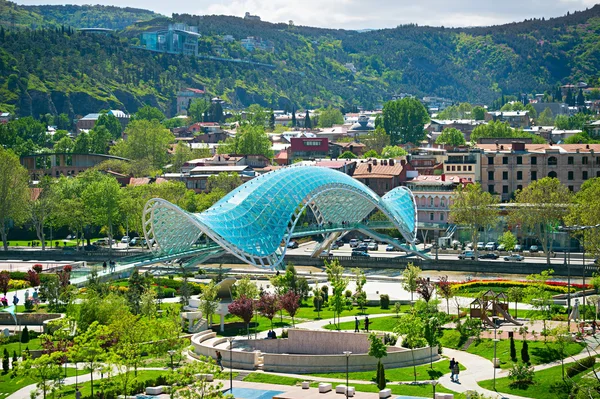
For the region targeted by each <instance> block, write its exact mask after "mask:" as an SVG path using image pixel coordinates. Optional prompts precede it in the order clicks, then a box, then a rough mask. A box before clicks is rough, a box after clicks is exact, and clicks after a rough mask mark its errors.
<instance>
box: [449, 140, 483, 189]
mask: <svg viewBox="0 0 600 399" xmlns="http://www.w3.org/2000/svg"><path fill="white" fill-rule="evenodd" d="M480 164H481V150H479V149H475V150H472V149H468V148H454V149H452V150H447V151H446V159H445V160H444V169H443V170H444V174H446V175H448V176H449V177H458V178H461V179H464V180H466V181H469V182H473V183H474V182H477V181H479V180H480V179H481V167H480Z"/></svg>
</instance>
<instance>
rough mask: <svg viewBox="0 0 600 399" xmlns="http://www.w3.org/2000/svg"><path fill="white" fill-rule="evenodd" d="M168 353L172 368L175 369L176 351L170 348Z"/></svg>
mask: <svg viewBox="0 0 600 399" xmlns="http://www.w3.org/2000/svg"><path fill="white" fill-rule="evenodd" d="M167 353H168V354H169V357H170V358H171V370H173V356H174V355H175V351H174V350H168V351H167Z"/></svg>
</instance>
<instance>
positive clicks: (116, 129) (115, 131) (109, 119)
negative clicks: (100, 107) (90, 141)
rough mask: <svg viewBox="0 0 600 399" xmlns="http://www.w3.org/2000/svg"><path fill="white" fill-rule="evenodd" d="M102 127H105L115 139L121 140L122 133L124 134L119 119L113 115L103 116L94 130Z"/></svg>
mask: <svg viewBox="0 0 600 399" xmlns="http://www.w3.org/2000/svg"><path fill="white" fill-rule="evenodd" d="M100 126H104V127H105V128H106V130H108V131H109V132H110V135H111V137H112V138H113V139H118V138H120V137H121V133H122V132H123V126H122V125H121V122H119V120H118V119H117V117H116V116H114V115H113V114H109V113H106V114H101V115H100V117H99V118H98V120H97V121H96V124H95V125H94V129H97V128H99V127H100Z"/></svg>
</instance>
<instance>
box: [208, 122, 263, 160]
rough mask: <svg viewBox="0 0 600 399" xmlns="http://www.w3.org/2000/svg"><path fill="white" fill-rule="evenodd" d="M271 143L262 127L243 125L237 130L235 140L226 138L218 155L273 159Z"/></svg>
mask: <svg viewBox="0 0 600 399" xmlns="http://www.w3.org/2000/svg"><path fill="white" fill-rule="evenodd" d="M271 146H272V143H271V141H270V140H269V136H267V134H266V133H265V128H264V127H262V126H254V125H245V126H240V127H239V128H238V132H237V134H236V135H235V138H231V137H230V138H228V139H227V140H225V143H222V144H221V145H220V146H219V148H218V152H219V154H236V155H263V156H265V157H266V158H269V159H271V158H273V150H272V149H271Z"/></svg>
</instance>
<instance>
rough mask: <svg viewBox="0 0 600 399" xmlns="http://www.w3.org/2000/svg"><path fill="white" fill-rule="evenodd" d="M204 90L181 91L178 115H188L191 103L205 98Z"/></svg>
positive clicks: (178, 101)
mask: <svg viewBox="0 0 600 399" xmlns="http://www.w3.org/2000/svg"><path fill="white" fill-rule="evenodd" d="M204 95H205V93H204V88H202V89H193V88H191V87H188V88H186V89H183V90H180V91H179V92H178V93H177V115H187V110H188V107H189V106H190V103H191V102H192V101H193V100H195V99H197V98H204Z"/></svg>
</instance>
